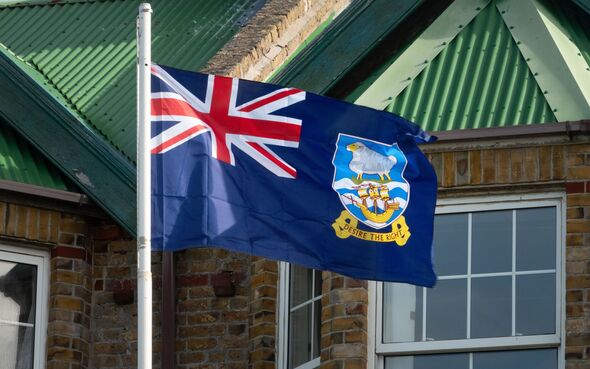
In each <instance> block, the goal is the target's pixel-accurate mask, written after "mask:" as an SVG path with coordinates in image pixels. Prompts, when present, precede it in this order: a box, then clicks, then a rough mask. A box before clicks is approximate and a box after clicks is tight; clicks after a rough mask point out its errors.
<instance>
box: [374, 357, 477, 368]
mask: <svg viewBox="0 0 590 369" xmlns="http://www.w3.org/2000/svg"><path fill="white" fill-rule="evenodd" d="M385 369H469V354H444V355H420V356H397V357H386V358H385Z"/></svg>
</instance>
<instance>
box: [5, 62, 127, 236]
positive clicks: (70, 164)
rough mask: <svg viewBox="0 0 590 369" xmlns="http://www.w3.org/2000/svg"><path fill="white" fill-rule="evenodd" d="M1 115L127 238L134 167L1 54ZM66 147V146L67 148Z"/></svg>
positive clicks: (14, 63)
mask: <svg viewBox="0 0 590 369" xmlns="http://www.w3.org/2000/svg"><path fill="white" fill-rule="evenodd" d="M0 100H1V101H10V103H9V104H2V105H1V106H0V115H1V116H2V117H3V118H4V119H5V120H6V122H8V124H10V125H11V126H12V127H13V128H14V129H15V130H16V131H17V132H19V134H21V135H22V137H24V138H25V139H26V140H27V141H28V142H30V143H31V144H32V145H34V146H35V147H36V148H37V149H38V150H39V151H41V153H42V154H43V155H44V156H45V157H47V158H48V159H49V160H50V161H51V162H52V163H53V164H54V165H56V166H57V167H58V168H59V169H60V170H61V171H62V172H63V173H64V174H65V175H66V176H68V177H69V178H70V179H71V180H72V181H74V182H75V183H76V184H77V185H78V186H79V187H80V188H81V189H83V191H84V192H85V193H86V194H87V195H88V196H89V197H90V198H91V199H92V200H94V201H95V202H96V203H97V204H98V205H99V206H100V207H101V208H103V209H104V210H105V211H106V212H107V213H108V214H109V215H110V216H111V217H112V218H113V219H114V220H115V221H116V222H117V223H118V224H119V225H120V226H121V227H122V228H123V229H125V230H126V231H127V232H129V233H130V234H131V235H135V231H136V220H135V219H136V191H135V178H136V173H135V167H134V166H133V164H132V163H130V162H129V161H128V160H127V159H125V158H124V157H123V156H122V155H121V154H120V153H118V152H116V151H115V150H114V149H113V148H112V147H111V146H110V145H109V144H108V143H107V142H105V141H104V140H103V139H102V138H101V137H99V136H98V135H97V134H96V133H95V132H93V131H91V130H90V129H88V125H87V124H86V123H85V122H82V121H80V120H79V118H78V117H76V116H75V115H74V114H73V113H72V112H71V111H70V110H69V109H68V108H67V107H66V106H64V105H63V104H61V103H60V102H59V101H58V100H57V99H56V98H55V97H54V96H53V95H51V94H50V93H49V92H48V91H47V90H46V89H45V88H43V86H41V85H40V84H39V83H37V82H36V81H35V80H34V79H33V78H32V77H31V76H30V75H29V74H28V73H27V72H25V71H24V70H23V69H22V68H21V67H20V66H19V65H18V64H17V63H16V62H15V60H13V57H12V56H10V55H8V54H7V53H5V52H0ZM66 143H67V144H66Z"/></svg>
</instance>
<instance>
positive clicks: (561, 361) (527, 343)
mask: <svg viewBox="0 0 590 369" xmlns="http://www.w3.org/2000/svg"><path fill="white" fill-rule="evenodd" d="M565 204H566V197H565V194H564V193H562V192H550V193H537V194H522V195H505V196H482V197H465V198H452V199H439V200H438V201H437V207H436V214H452V213H468V212H478V211H491V210H516V209H530V208H536V207H548V206H554V207H555V208H556V215H557V216H556V241H557V247H556V255H555V257H556V263H555V265H556V269H555V279H556V291H555V292H556V293H555V296H556V301H555V319H556V325H555V330H556V334H548V335H534V336H515V337H498V338H495V337H494V338H477V339H473V338H472V339H462V340H441V341H429V342H402V343H382V342H383V319H382V313H383V311H382V308H383V306H382V305H383V282H375V281H371V282H369V312H368V321H369V327H371V328H370V329H372V330H373V333H374V334H369V335H368V350H367V352H368V353H373V354H369V355H368V360H367V368H371V369H372V368H375V369H383V368H384V367H385V357H386V356H405V355H419V354H427V353H439V354H441V353H457V352H474V351H491V350H508V349H510V350H513V349H532V348H556V349H557V357H558V369H564V368H565V291H566V289H565V280H566V278H565V237H566V230H565V225H566V211H565V210H566V205H565ZM513 228H514V227H513ZM513 237H514V234H513ZM513 244H514V241H513ZM513 252H514V250H513ZM513 259H514V256H513ZM513 262H514V260H513ZM494 274H495V273H494ZM512 274H513V272H508V273H507V275H512ZM519 274H522V272H521V273H519ZM524 274H526V272H525V273H524ZM513 293H514V291H513ZM513 300H514V296H513ZM512 303H513V304H514V301H513V302H512Z"/></svg>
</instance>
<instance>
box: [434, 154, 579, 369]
mask: <svg viewBox="0 0 590 369" xmlns="http://www.w3.org/2000/svg"><path fill="white" fill-rule="evenodd" d="M482 146H484V147H485V145H482ZM429 150H430V151H431V152H430V153H429V154H428V157H429V159H430V161H431V163H432V164H433V166H434V168H435V170H436V172H437V175H438V181H439V190H440V195H441V196H458V195H462V194H472V193H485V194H496V193H497V194H505V193H543V192H545V191H549V190H553V191H555V190H557V191H563V192H564V193H565V194H566V204H565V205H566V226H565V227H566V229H565V231H566V250H565V254H566V260H565V267H566V271H565V272H566V281H565V289H566V291H565V293H566V297H565V298H566V301H565V308H566V321H565V329H566V338H565V344H566V346H565V356H566V360H567V361H566V363H567V364H566V367H567V368H571V369H573V368H575V369H582V368H584V369H588V368H590V144H587V143H579V144H573V143H572V144H557V145H542V144H541V145H537V146H527V147H510V148H483V149H469V150H456V151H453V150H446V151H438V150H437V149H436V146H433V149H429Z"/></svg>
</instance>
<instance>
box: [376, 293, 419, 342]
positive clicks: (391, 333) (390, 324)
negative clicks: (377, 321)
mask: <svg viewBox="0 0 590 369" xmlns="http://www.w3.org/2000/svg"><path fill="white" fill-rule="evenodd" d="M423 290H424V289H423V288H421V287H416V286H412V285H409V284H402V283H385V284H383V342H384V343H391V342H413V341H421V340H422V296H423V295H422V291H423Z"/></svg>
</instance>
